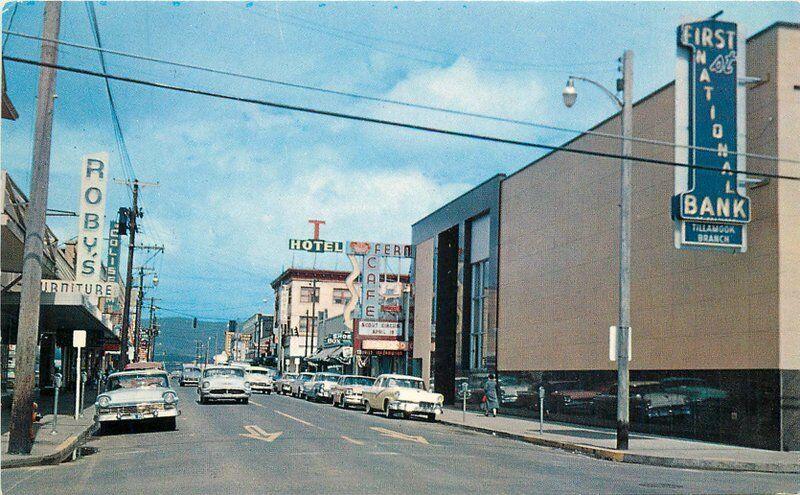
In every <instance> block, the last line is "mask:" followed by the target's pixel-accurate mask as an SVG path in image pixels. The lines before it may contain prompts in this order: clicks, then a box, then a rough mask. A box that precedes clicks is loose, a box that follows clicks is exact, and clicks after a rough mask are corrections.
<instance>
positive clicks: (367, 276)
mask: <svg viewBox="0 0 800 495" xmlns="http://www.w3.org/2000/svg"><path fill="white" fill-rule="evenodd" d="M361 277H362V284H361V319H362V320H366V321H375V320H377V319H378V318H379V317H380V313H381V301H382V298H381V257H380V256H379V255H377V254H367V255H365V256H364V260H363V269H362V270H361Z"/></svg>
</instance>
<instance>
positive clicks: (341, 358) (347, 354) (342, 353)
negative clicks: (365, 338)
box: [308, 345, 353, 364]
mask: <svg viewBox="0 0 800 495" xmlns="http://www.w3.org/2000/svg"><path fill="white" fill-rule="evenodd" d="M352 356H353V347H352V346H349V345H338V346H334V347H326V348H324V349H322V350H321V351H319V352H317V353H316V354H314V355H312V356H311V357H309V358H308V360H309V361H310V362H312V363H335V364H343V363H347V362H349V361H350V358H351V357H352Z"/></svg>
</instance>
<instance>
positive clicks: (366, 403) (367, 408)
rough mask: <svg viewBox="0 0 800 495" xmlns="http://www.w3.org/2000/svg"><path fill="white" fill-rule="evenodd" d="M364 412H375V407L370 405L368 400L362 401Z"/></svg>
mask: <svg viewBox="0 0 800 495" xmlns="http://www.w3.org/2000/svg"><path fill="white" fill-rule="evenodd" d="M364 412H366V413H367V414H374V413H375V409H373V408H372V406H371V405H370V404H369V401H368V400H365V401H364Z"/></svg>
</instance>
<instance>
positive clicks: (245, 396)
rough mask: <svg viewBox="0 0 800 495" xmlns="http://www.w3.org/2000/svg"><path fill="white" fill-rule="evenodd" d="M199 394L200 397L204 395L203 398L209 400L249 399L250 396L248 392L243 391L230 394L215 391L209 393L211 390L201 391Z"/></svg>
mask: <svg viewBox="0 0 800 495" xmlns="http://www.w3.org/2000/svg"><path fill="white" fill-rule="evenodd" d="M200 395H201V396H202V397H204V398H205V399H211V400H236V399H249V398H250V394H249V393H247V392H243V393H240V394H230V393H225V394H215V393H211V392H201V393H200Z"/></svg>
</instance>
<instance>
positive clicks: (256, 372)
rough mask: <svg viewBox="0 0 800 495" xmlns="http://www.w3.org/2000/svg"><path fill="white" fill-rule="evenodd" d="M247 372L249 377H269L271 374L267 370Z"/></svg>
mask: <svg viewBox="0 0 800 495" xmlns="http://www.w3.org/2000/svg"><path fill="white" fill-rule="evenodd" d="M247 372H248V373H250V374H251V375H271V374H272V373H270V372H269V371H267V370H247Z"/></svg>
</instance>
